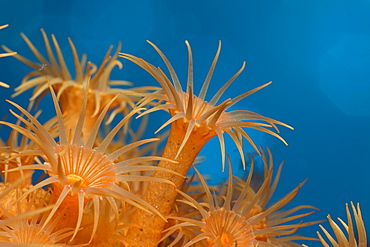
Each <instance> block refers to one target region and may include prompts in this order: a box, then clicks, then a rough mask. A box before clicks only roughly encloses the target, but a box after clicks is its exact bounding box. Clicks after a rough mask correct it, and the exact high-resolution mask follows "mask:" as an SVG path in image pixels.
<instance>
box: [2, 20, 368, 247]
mask: <svg viewBox="0 0 370 247" xmlns="http://www.w3.org/2000/svg"><path fill="white" fill-rule="evenodd" d="M6 26H7V25H4V26H0V29H2V28H4V27H6ZM41 34H42V36H43V41H44V43H45V48H46V54H47V56H44V55H42V52H40V51H39V50H38V49H37V48H36V47H37V46H36V45H34V44H33V43H32V42H31V41H30V40H29V39H28V38H27V37H26V36H25V35H24V34H21V36H22V38H23V39H24V40H25V42H26V44H27V45H28V47H29V48H30V50H31V51H32V53H33V54H34V55H35V57H36V59H37V60H38V62H33V61H31V60H28V59H27V58H25V57H22V56H21V55H18V54H16V53H15V52H13V51H12V50H10V49H9V48H7V47H5V46H2V47H3V49H4V50H5V51H6V52H7V53H5V54H4V53H3V54H0V57H4V56H14V57H15V58H16V59H18V60H19V61H21V62H23V63H24V64H26V65H28V66H29V67H30V68H32V71H31V72H29V73H28V74H27V75H25V77H24V78H23V80H22V82H21V84H20V85H19V86H18V87H17V88H15V93H14V94H13V96H17V95H19V94H22V93H23V92H25V91H26V90H29V89H32V88H33V89H34V91H33V94H32V96H31V98H30V106H34V108H35V109H36V110H35V113H33V110H34V109H33V108H32V107H29V108H28V110H26V109H25V107H22V106H20V105H18V104H17V103H15V102H12V101H9V100H8V103H10V107H11V108H15V110H14V109H13V110H12V109H10V112H11V114H12V115H13V116H15V118H16V122H15V123H12V122H10V121H9V120H2V121H0V125H5V126H8V127H10V128H11V129H12V130H11V132H10V136H9V138H8V139H7V141H2V140H0V171H1V172H2V175H3V176H2V178H3V181H1V183H0V246H22V247H23V246H91V247H94V246H96V247H98V246H99V247H105V246H106V247H121V246H125V247H158V246H160V247H179V246H182V247H190V246H195V247H200V246H202V247H256V246H263V247H290V246H292V247H296V246H297V247H298V246H300V245H299V244H298V243H297V241H301V242H303V241H308V240H319V241H321V243H322V244H323V245H324V246H325V247H329V246H330V244H331V245H333V246H335V247H342V246H343V247H365V246H366V244H367V241H366V231H365V226H364V222H363V221H362V215H361V211H360V208H359V205H357V207H355V206H354V205H353V204H351V205H350V207H351V209H352V212H350V208H349V206H348V205H347V207H346V211H347V217H348V223H344V221H342V220H340V222H341V224H342V226H343V227H341V226H339V225H337V224H336V223H335V222H334V221H333V220H332V219H331V218H330V216H329V217H328V219H329V224H330V226H331V227H332V228H333V231H334V234H335V237H334V236H332V235H331V234H330V233H329V232H328V231H327V230H325V228H323V227H322V226H320V227H321V229H322V231H323V233H324V234H322V233H318V238H315V237H311V236H300V235H298V234H297V233H298V232H299V231H300V228H302V227H308V226H311V225H314V224H317V223H319V222H321V221H318V220H315V219H314V220H307V219H308V216H309V217H312V216H310V215H311V214H313V213H314V212H315V211H316V210H317V208H315V207H313V206H309V205H301V206H295V207H292V208H288V209H287V208H286V206H287V204H289V203H290V202H291V201H292V200H293V199H294V198H295V196H296V195H297V194H298V192H299V190H300V188H301V187H302V185H303V184H304V182H305V181H304V182H303V183H301V184H299V185H298V186H297V187H296V188H294V189H293V190H292V191H290V192H289V193H288V194H286V195H285V196H283V197H282V198H281V199H280V200H277V201H276V202H272V201H271V198H272V196H273V194H274V192H275V190H276V188H277V186H278V183H279V180H280V174H281V171H282V166H283V163H281V164H280V165H279V166H278V167H274V164H273V157H272V152H271V151H270V149H268V148H267V149H263V148H262V147H261V148H258V147H257V145H256V144H255V142H254V140H253V139H252V138H251V136H250V133H249V130H250V129H255V130H259V131H262V132H264V133H267V134H270V135H273V136H275V137H276V138H278V139H280V140H281V141H282V142H283V143H285V144H287V143H286V141H285V140H284V139H283V137H281V136H280V133H279V129H278V127H279V126H283V127H287V128H289V129H293V128H292V127H291V126H289V125H287V124H285V123H283V122H280V121H278V120H275V119H272V118H269V117H265V116H263V115H261V114H258V113H255V112H252V111H249V110H245V109H236V110H233V109H231V107H233V106H234V105H235V104H237V103H238V102H239V101H241V100H242V99H244V98H246V97H248V96H250V95H251V94H253V93H255V92H257V91H259V90H260V89H262V88H264V87H266V86H268V85H270V84H271V82H267V83H265V84H263V85H261V86H259V87H257V88H254V89H252V90H250V91H248V92H244V93H241V94H240V95H238V96H236V97H234V98H228V99H226V100H224V101H223V102H221V103H219V101H220V100H221V98H224V96H225V95H224V94H226V93H225V92H226V91H227V89H228V87H229V86H230V85H231V84H232V83H233V82H234V81H235V80H236V79H237V77H238V76H239V75H240V74H241V73H242V71H243V70H244V68H245V62H244V63H243V64H242V66H241V68H240V69H239V70H237V71H236V73H235V74H234V75H233V76H232V77H231V78H230V79H229V80H228V81H227V82H226V83H225V84H224V85H223V86H222V87H221V88H220V89H219V90H218V91H217V93H216V94H215V95H214V96H213V97H210V96H209V95H207V91H208V88H209V86H210V82H211V79H212V76H213V73H214V71H215V68H216V64H217V62H218V59H219V56H220V52H221V42H219V45H218V48H217V51H216V55H215V56H214V59H213V62H212V64H211V65H210V69H209V71H208V74H207V76H206V78H205V80H204V82H203V83H202V86H201V89H200V92H199V94H197V93H195V92H194V88H197V85H195V83H197V82H195V81H194V77H193V70H194V68H193V54H192V50H191V47H190V44H189V42H188V41H185V44H186V47H187V50H188V66H187V71H188V76H187V83H186V89H185V90H183V88H182V85H181V83H180V80H179V79H178V76H177V74H176V72H175V70H174V68H173V67H172V65H171V63H170V62H169V60H168V59H167V57H166V56H165V55H164V53H163V52H162V51H161V50H160V49H159V48H158V47H157V46H156V45H154V44H153V43H151V42H149V43H150V44H151V45H152V46H153V48H154V49H155V50H156V51H157V53H158V54H159V56H160V57H161V58H162V60H163V61H164V64H165V65H166V67H167V69H168V71H169V75H166V74H165V73H164V72H163V71H162V69H161V68H159V67H157V66H155V65H152V64H150V63H149V62H147V61H145V60H144V59H142V58H139V57H136V56H134V55H130V54H128V53H121V44H120V43H119V44H118V47H117V49H116V50H115V51H114V52H112V49H113V47H110V48H109V49H108V51H107V52H106V55H105V57H104V58H103V60H102V62H101V65H100V66H96V65H95V64H93V63H92V62H88V60H87V56H86V55H85V54H84V55H82V56H81V57H80V56H79V54H78V53H77V49H76V47H75V45H74V43H73V42H72V41H71V39H68V41H69V46H70V48H71V51H72V56H73V67H74V70H75V73H74V74H75V75H74V76H73V75H72V74H73V73H71V70H70V69H68V66H67V64H68V62H67V61H65V59H64V54H62V48H61V47H60V45H59V43H58V41H57V39H56V37H55V36H54V35H51V39H50V36H48V35H47V34H46V33H45V31H44V30H42V29H41ZM118 57H123V58H125V59H127V60H129V61H131V62H133V63H135V64H137V65H138V66H140V67H141V68H143V69H144V71H143V73H146V72H148V73H149V74H150V75H152V76H153V77H154V78H155V79H156V80H157V81H158V83H159V85H160V88H158V87H145V86H144V87H139V88H132V85H133V84H132V83H130V82H127V81H125V80H119V81H113V80H111V79H110V75H111V72H112V70H113V69H114V68H115V67H119V68H122V62H121V61H119V60H118ZM0 86H4V85H2V84H0ZM47 94H51V99H52V102H53V105H54V109H55V115H54V116H53V117H52V118H51V119H50V120H48V121H46V122H43V121H41V120H39V119H40V117H39V116H40V114H41V109H38V108H41V107H40V104H38V103H39V101H40V100H41V99H42V98H43V97H44V96H45V95H47ZM208 97H209V99H208ZM44 100H47V99H44ZM161 110H165V111H168V112H169V113H170V117H169V118H168V119H167V120H166V121H165V122H164V123H163V124H162V125H161V126H160V127H159V128H158V130H157V132H159V131H161V130H163V129H164V128H166V127H168V126H170V130H169V131H167V132H165V133H164V134H161V135H157V136H156V137H155V138H149V139H143V136H144V134H143V133H144V132H145V131H146V129H147V126H148V125H152V119H151V120H148V116H149V114H150V113H151V112H156V111H161ZM118 116H120V117H121V119H116V118H118ZM135 116H136V117H137V118H140V117H142V118H141V120H142V122H141V123H140V125H136V123H137V122H136V121H135V120H134V119H133V118H134V117H135ZM157 132H156V133H155V134H157ZM225 133H226V134H227V135H228V136H229V137H230V138H231V139H232V140H233V142H234V143H235V146H236V148H237V149H238V151H239V155H240V158H241V161H242V162H241V163H242V164H243V167H244V169H245V168H246V167H247V164H248V165H250V166H249V172H246V173H245V175H243V176H241V178H239V177H236V176H233V174H232V166H231V162H230V158H228V159H227V158H226V157H227V155H226V152H227V150H226V147H225V140H224V138H225V136H224V135H225ZM167 134H168V135H167ZM216 136H217V138H218V140H219V142H220V153H221V160H220V163H221V164H222V169H220V171H221V170H222V171H223V170H224V167H225V163H227V164H228V168H229V169H228V180H227V182H226V183H224V184H223V185H222V186H220V185H218V186H214V187H210V186H208V185H207V182H206V175H205V174H201V173H200V172H199V171H198V170H197V169H195V171H196V172H195V173H194V174H193V176H192V177H189V176H188V175H189V174H188V173H189V169H190V168H191V167H193V164H194V162H197V156H198V154H199V152H200V150H201V149H202V148H203V146H204V145H205V144H206V143H207V142H208V141H209V140H210V139H211V138H213V137H216ZM4 140H5V139H4ZM245 140H247V141H248V143H249V144H250V145H251V147H252V149H255V150H256V152H257V153H258V155H259V156H257V155H256V156H257V158H258V159H259V158H261V159H262V163H261V164H262V165H263V172H262V173H263V174H262V175H261V174H260V176H255V175H256V174H255V173H256V172H255V170H256V169H254V167H255V160H256V159H257V158H256V157H251V158H250V159H246V158H245V154H246V152H247V150H246V149H245V147H244V146H243V142H245ZM160 141H163V142H165V146H164V148H163V150H162V146H159V144H158V143H160ZM198 160H199V158H198ZM226 160H227V162H226ZM249 163H250V164H249ZM35 170H38V171H40V170H41V171H43V172H44V173H43V175H41V176H40V177H36V174H37V173H36V172H35V173H34V174H33V172H34V171H35ZM187 176H188V177H187ZM31 178H32V179H31ZM352 215H353V217H352ZM353 219H354V220H353ZM303 220H304V221H303ZM354 222H355V223H354ZM355 225H356V226H355ZM342 229H344V230H342ZM356 230H357V234H356ZM346 235H348V237H347V236H346ZM326 239H328V240H326Z"/></svg>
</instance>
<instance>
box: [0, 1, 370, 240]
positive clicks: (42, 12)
mask: <svg viewBox="0 0 370 247" xmlns="http://www.w3.org/2000/svg"><path fill="white" fill-rule="evenodd" d="M369 13H370V1H368V0H366V1H365V0H355V1H329V0H310V1H308V0H307V1H303V0H286V1H281V0H273V1H272V0H271V1H216V0H213V1H173V0H172V1H170V0H163V1H152V0H145V1H118V0H110V1H80V0H75V1H54V0H49V1H41V0H33V1H29V0H23V1H20V0H9V1H5V0H0V24H9V25H10V26H9V27H8V28H6V29H4V30H1V32H0V43H1V44H5V45H6V46H8V47H9V48H11V49H13V50H15V51H17V52H18V53H19V54H21V55H23V56H25V57H27V58H30V59H31V60H33V61H36V59H34V56H33V55H32V53H31V51H30V50H29V48H28V47H27V45H26V44H25V42H24V41H23V39H22V38H21V36H20V35H19V33H20V32H23V33H24V34H26V35H27V37H28V38H29V39H30V40H31V41H32V42H33V43H34V44H35V45H36V46H37V47H38V48H39V50H40V51H42V52H43V53H44V54H45V49H44V43H43V40H42V36H41V33H40V28H44V29H45V31H46V32H47V33H48V34H51V33H54V34H55V35H56V37H57V39H58V42H59V44H60V46H61V48H62V51H63V54H64V55H65V58H66V61H67V64H68V65H70V68H72V56H71V52H70V47H69V44H68V41H67V37H71V38H72V40H73V42H74V43H75V45H76V48H77V50H78V52H79V54H82V52H85V53H87V55H88V60H90V61H92V62H94V63H96V64H100V62H101V60H102V58H103V56H104V54H105V52H106V50H107V49H108V47H109V46H110V45H117V43H118V42H119V41H121V42H122V47H123V48H122V51H123V52H125V53H129V54H133V55H136V56H138V57H143V58H144V59H146V60H147V61H149V62H151V63H152V64H154V65H156V66H160V67H161V68H164V67H165V66H164V64H163V62H162V61H161V58H160V57H159V55H158V54H157V53H156V52H155V51H154V49H153V48H152V47H151V46H150V45H149V44H148V43H147V42H146V40H150V41H152V42H153V43H155V44H156V45H157V46H158V47H159V48H160V49H161V50H162V51H163V52H164V54H165V55H166V56H167V57H168V58H169V60H170V61H171V63H172V65H173V66H174V68H175V70H176V72H177V73H178V75H179V78H180V81H182V83H183V85H185V83H186V75H187V49H186V46H185V44H184V41H185V40H189V42H190V44H191V46H192V49H193V58H194V74H195V82H194V84H195V92H199V90H200V86H201V85H202V83H203V80H204V78H205V76H206V74H207V71H208V69H209V66H210V64H211V62H212V59H213V56H214V54H215V52H216V49H217V45H218V41H219V40H222V50H221V55H220V59H219V62H218V64H217V66H216V71H215V73H214V76H213V79H212V81H211V84H210V89H209V94H208V95H209V96H212V94H214V93H215V92H217V90H218V89H219V88H220V87H221V86H222V85H223V84H224V83H225V82H226V81H227V80H228V79H229V78H230V77H231V76H232V75H233V74H234V73H235V72H236V71H237V70H238V69H239V68H240V66H241V65H242V63H243V61H247V67H246V69H245V70H244V72H243V73H242V74H241V75H240V76H239V78H238V79H237V80H236V81H235V82H234V83H233V84H232V85H231V87H230V88H229V89H228V90H227V91H226V93H225V94H224V96H223V98H224V99H226V98H228V97H231V98H232V97H235V96H237V95H239V94H240V93H243V92H246V91H248V90H251V89H253V88H255V87H257V86H260V85H262V84H264V83H266V82H268V81H270V80H272V81H273V83H272V85H270V86H268V87H267V88H265V89H262V90H261V91H259V92H257V93H255V94H253V95H252V96H250V97H248V98H246V99H244V100H242V101H241V102H239V103H238V104H237V106H236V108H237V109H247V110H252V111H255V112H257V113H260V114H262V115H264V116H268V117H271V118H273V119H277V120H280V121H283V122H285V123H287V124H289V125H291V126H293V127H294V128H295V130H294V131H291V130H289V129H284V128H281V135H282V137H283V138H284V139H285V140H286V141H287V142H288V143H289V146H285V145H284V144H283V143H282V142H280V141H279V140H277V139H276V138H274V137H272V136H269V135H267V134H264V133H253V132H251V133H252V135H253V137H254V138H255V142H256V144H262V145H263V146H269V147H270V149H271V151H272V153H273V155H274V161H275V168H277V166H278V164H279V163H280V161H282V160H285V165H284V168H283V173H282V176H281V179H280V183H279V186H278V189H277V191H276V193H275V195H274V197H273V200H272V202H274V201H276V200H277V199H279V198H281V197H282V196H284V195H285V194H287V193H288V192H289V191H291V190H292V189H293V188H295V187H296V186H297V185H298V183H300V182H302V181H303V180H305V179H306V178H309V180H308V181H307V182H306V184H305V185H304V186H303V188H302V189H301V191H300V192H299V194H298V196H297V197H296V198H295V199H294V200H293V202H292V203H290V204H289V205H288V207H289V208H291V207H293V206H295V205H302V204H303V205H307V204H309V205H313V206H316V207H318V208H320V209H321V211H319V212H317V213H315V214H314V215H313V216H311V217H310V219H312V220H318V219H324V218H325V217H326V215H327V214H329V213H330V214H331V215H332V217H333V218H336V217H341V218H343V219H346V216H345V203H347V202H350V201H353V202H360V203H361V209H362V212H363V219H364V221H365V225H366V226H368V227H369V225H370V196H369V189H370V129H369V128H370V15H369ZM121 61H122V62H123V63H124V68H123V69H122V70H119V69H118V68H117V69H115V70H114V71H113V75H112V78H113V79H123V80H128V81H131V82H133V83H134V85H135V86H144V85H152V86H158V85H157V83H156V81H155V80H154V79H153V78H152V77H151V76H150V75H149V74H148V73H146V72H145V71H143V70H142V69H140V68H138V67H137V66H136V65H134V64H131V63H130V62H129V61H124V60H123V59H121ZM29 71H30V69H29V68H28V67H27V66H25V65H23V64H22V63H21V62H19V61H17V60H16V59H14V58H11V57H8V58H2V59H0V80H1V81H3V82H6V83H8V84H9V85H11V89H1V93H0V100H1V103H0V105H1V107H0V117H1V118H6V117H8V115H9V112H8V108H9V104H8V103H6V102H5V99H9V98H10V96H11V94H12V93H13V91H12V90H13V89H14V88H15V87H16V86H18V85H19V84H20V82H21V79H22V77H23V76H24V75H25V74H26V73H28V72H29ZM72 71H73V69H72ZM165 71H166V70H165ZM31 91H32V90H30V91H28V92H26V93H25V94H22V95H20V96H17V97H16V98H14V101H15V102H17V103H20V104H21V105H23V106H26V105H27V102H28V98H29V96H30V95H31ZM206 99H207V98H206ZM208 99H209V98H208ZM40 109H43V115H42V116H41V119H45V120H46V119H48V118H50V117H51V116H53V114H54V109H53V107H52V105H51V103H50V99H48V98H45V99H43V101H42V103H41V105H40ZM166 119H167V116H166V113H161V114H158V115H155V116H154V115H153V117H151V118H150V121H151V122H150V126H149V130H148V131H147V132H148V133H147V137H152V136H153V134H152V133H153V132H154V131H155V130H156V128H158V127H159V126H161V125H162V123H164V122H165V121H166ZM0 131H1V137H2V138H5V139H6V138H7V133H8V129H6V128H1V129H0ZM226 147H227V153H228V154H229V155H230V156H231V160H232V163H233V168H234V170H235V173H238V174H239V175H241V174H243V173H246V172H245V171H244V172H243V171H242V169H241V163H240V159H239V154H238V152H237V149H236V148H235V145H234V144H233V143H232V142H229V143H227V144H226ZM245 150H246V151H248V150H250V153H251V154H253V149H252V148H251V147H250V146H248V145H245ZM201 156H204V157H206V160H205V161H204V162H203V163H202V164H200V165H199V169H200V170H201V172H202V173H203V174H210V175H211V176H212V180H211V183H217V182H220V181H222V180H223V179H224V178H226V177H227V174H222V173H221V156H220V155H219V143H218V140H217V138H214V140H212V141H211V142H210V143H208V144H207V145H206V147H205V149H204V150H203V151H202V153H201ZM257 159H258V158H257ZM286 208H287V207H286ZM323 224H324V225H325V226H326V227H328V223H327V222H326V223H323ZM317 230H319V227H318V226H313V227H307V228H303V229H300V230H299V232H300V233H301V234H302V235H304V236H311V237H315V236H316V233H315V232H316V231H317ZM368 231H369V228H368ZM305 243H306V244H308V245H310V246H320V244H319V243H317V242H305Z"/></svg>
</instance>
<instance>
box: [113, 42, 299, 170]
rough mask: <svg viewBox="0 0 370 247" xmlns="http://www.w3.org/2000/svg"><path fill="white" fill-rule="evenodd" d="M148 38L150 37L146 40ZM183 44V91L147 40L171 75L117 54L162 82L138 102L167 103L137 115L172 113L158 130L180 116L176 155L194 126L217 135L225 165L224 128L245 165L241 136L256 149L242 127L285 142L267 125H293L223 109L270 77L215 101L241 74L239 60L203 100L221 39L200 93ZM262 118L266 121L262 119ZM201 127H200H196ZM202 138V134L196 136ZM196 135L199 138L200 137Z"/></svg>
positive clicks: (122, 54)
mask: <svg viewBox="0 0 370 247" xmlns="http://www.w3.org/2000/svg"><path fill="white" fill-rule="evenodd" d="M148 42H149V41H148ZM185 43H186V46H187V48H188V54H189V56H188V60H189V64H188V80H187V85H186V91H183V89H182V87H181V83H180V81H179V79H178V77H177V75H176V72H175V70H174V69H173V67H172V65H171V63H170V62H169V60H168V59H167V57H166V56H165V55H164V54H163V52H162V51H161V50H160V49H159V48H158V47H157V46H156V45H154V44H153V43H151V42H149V44H151V45H152V46H153V47H154V49H155V50H156V51H157V52H158V54H159V55H160V56H161V58H162V59H163V61H164V63H165V64H166V66H167V69H168V71H169V72H170V75H171V79H172V82H171V80H170V79H169V78H168V77H167V76H166V74H165V73H164V72H163V71H162V70H161V69H160V68H159V67H158V68H157V67H155V66H154V65H152V64H150V63H148V62H146V61H145V60H144V59H142V58H138V57H135V56H133V55H130V54H125V53H120V56H121V57H123V58H126V59H128V60H130V61H132V62H134V63H135V64H137V65H139V66H140V67H142V68H143V69H145V70H146V71H147V72H149V73H150V74H151V75H152V76H153V77H154V78H155V79H156V80H157V81H158V82H159V84H160V85H161V86H162V90H160V91H157V92H154V93H151V94H146V98H144V99H143V100H142V101H141V102H139V103H140V104H139V106H143V105H146V104H147V103H149V102H151V101H155V100H159V101H160V102H162V101H164V102H166V104H160V105H158V106H155V107H153V108H151V109H149V110H147V111H144V112H143V113H141V115H140V116H142V115H145V114H148V113H150V112H154V111H158V110H169V112H170V113H171V118H170V119H169V120H168V121H167V122H165V123H164V124H163V125H162V126H161V127H160V128H159V129H158V130H161V129H162V128H164V127H165V126H167V125H169V124H171V123H173V122H175V121H179V120H181V119H182V121H183V122H184V123H185V125H184V126H185V128H186V133H185V137H184V139H183V140H182V143H181V146H180V147H179V149H178V151H177V154H176V156H178V155H179V153H180V152H181V151H182V149H183V148H184V146H185V145H186V143H187V142H188V140H189V137H190V136H191V133H192V132H193V130H194V129H198V132H201V133H208V136H217V137H218V139H219V141H220V147H221V154H222V168H223V169H224V161H225V143H224V137H223V133H224V132H226V133H228V134H229V135H230V137H231V138H232V140H233V141H234V142H235V144H236V146H237V148H238V150H239V152H240V156H241V159H242V162H243V165H244V168H245V160H244V153H243V147H242V138H243V137H244V138H245V139H246V140H248V142H249V143H250V144H251V145H252V146H253V147H254V149H255V150H256V151H257V152H259V150H258V148H257V146H256V145H255V143H254V142H253V140H252V138H251V137H250V136H249V135H248V134H247V132H246V131H245V130H244V129H243V128H252V129H257V130H260V131H263V132H266V133H268V134H271V135H273V136H275V137H277V138H279V139H280V140H281V141H283V142H284V143H285V144H287V143H286V142H285V140H284V139H283V138H282V137H280V136H279V135H278V134H277V133H275V132H273V131H272V130H270V129H268V128H270V127H272V128H274V129H275V130H277V132H279V130H278V128H277V126H276V125H282V126H284V127H288V128H290V129H293V128H292V127H291V126H289V125H287V124H285V123H282V122H280V121H277V120H274V119H271V118H268V117H264V116H262V115H260V114H258V113H255V112H252V111H247V110H234V111H229V112H226V110H228V109H229V108H230V107H231V106H233V105H234V104H236V103H237V102H239V101H240V100H242V99H244V98H246V97H248V96H249V95H251V94H253V93H255V92H257V91H258V90H260V89H262V88H264V87H266V86H268V85H270V84H271V81H270V82H268V83H265V84H263V85H261V86H259V87H257V88H254V89H252V90H250V91H248V92H245V93H242V94H240V95H239V96H237V97H234V98H232V99H226V100H225V101H223V102H222V103H221V104H219V105H217V102H218V101H219V99H220V98H221V96H222V94H223V93H224V92H225V90H226V89H227V88H228V87H229V86H230V85H231V83H232V82H233V81H234V80H235V79H236V78H237V77H238V76H239V75H240V73H241V72H242V71H243V70H244V68H245V62H244V63H243V64H242V67H241V68H240V69H239V70H238V71H237V72H236V73H235V74H234V75H233V76H232V77H231V78H230V79H229V80H228V81H227V82H226V83H225V84H224V85H223V86H222V87H221V88H220V89H219V90H218V92H217V93H216V94H215V95H214V96H213V97H212V99H211V100H210V101H206V100H205V97H206V94H207V90H208V87H209V84H210V81H211V78H212V75H213V72H214V70H215V67H216V64H217V61H218V57H219V55H220V51H221V41H220V42H219V46H218V49H217V52H216V55H215V57H214V59H213V62H212V64H211V67H210V69H209V71H208V74H207V77H206V79H205V80H204V83H203V86H202V88H201V90H200V92H199V95H198V96H196V95H195V94H194V92H193V83H194V81H193V80H194V79H193V56H192V51H191V47H190V44H189V42H188V41H185ZM263 122H265V123H263ZM199 129H201V130H199ZM199 138H201V136H200V137H199ZM199 138H198V139H199Z"/></svg>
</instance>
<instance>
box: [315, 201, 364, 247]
mask: <svg viewBox="0 0 370 247" xmlns="http://www.w3.org/2000/svg"><path fill="white" fill-rule="evenodd" d="M350 207H351V209H352V213H353V217H354V222H353V219H352V216H351V212H350V210H349V207H348V203H346V214H347V221H348V223H345V222H344V221H343V220H342V219H340V218H338V220H339V222H340V223H341V224H342V226H343V227H344V229H345V231H343V230H341V228H340V226H339V225H338V224H337V223H335V222H334V220H333V219H332V218H331V217H330V215H328V221H329V224H330V227H331V228H332V229H333V232H334V235H335V238H336V240H335V238H334V237H333V236H332V235H331V234H330V233H329V232H328V231H327V230H326V229H325V228H324V227H323V226H322V225H320V228H321V230H322V231H323V233H324V236H326V238H327V239H328V240H329V242H330V243H331V245H332V246H338V247H344V246H350V247H357V246H358V247H366V246H367V238H366V230H365V225H364V221H363V220H362V214H361V209H360V204H359V203H357V206H356V207H355V205H354V204H353V202H351V205H350ZM355 225H356V227H355ZM356 228H357V236H356V234H355V229H356ZM346 235H347V236H346ZM317 236H318V237H319V239H320V241H321V243H322V245H323V246H325V247H329V246H330V244H329V243H328V242H327V240H325V238H324V237H323V236H322V235H321V233H320V232H317Z"/></svg>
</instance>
